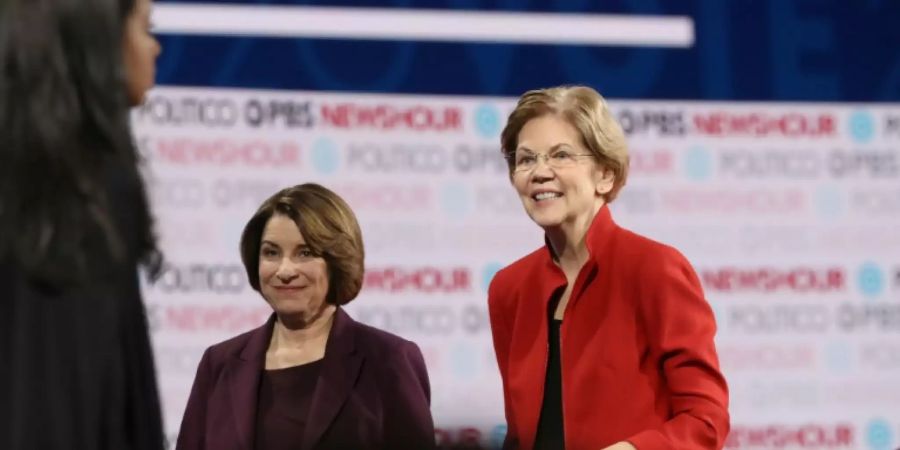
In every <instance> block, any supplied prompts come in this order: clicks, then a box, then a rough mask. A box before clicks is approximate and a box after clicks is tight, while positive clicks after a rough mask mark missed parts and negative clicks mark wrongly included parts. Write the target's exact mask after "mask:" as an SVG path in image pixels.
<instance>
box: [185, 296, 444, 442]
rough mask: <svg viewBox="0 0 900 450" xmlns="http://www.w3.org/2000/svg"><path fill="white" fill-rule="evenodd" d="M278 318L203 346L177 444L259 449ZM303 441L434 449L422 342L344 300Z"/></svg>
mask: <svg viewBox="0 0 900 450" xmlns="http://www.w3.org/2000/svg"><path fill="white" fill-rule="evenodd" d="M274 323H275V316H274V315H273V316H272V317H271V318H270V319H269V321H268V322H266V323H265V324H264V325H263V326H261V327H259V328H257V329H255V330H252V331H249V332H247V333H244V334H242V335H240V336H237V337H234V338H232V339H229V340H227V341H225V342H222V343H219V344H216V345H213V346H212V347H209V348H208V349H207V350H206V352H205V353H204V354H203V358H202V360H201V361H200V367H199V368H198V369H197V376H196V378H195V379H194V386H193V388H192V389H191V395H190V398H189V400H188V404H187V409H186V410H185V413H184V418H183V419H182V422H181V432H180V434H179V436H178V441H177V444H176V447H175V448H176V449H177V450H201V449H204V450H230V449H234V450H253V442H254V437H255V428H256V414H257V395H258V388H259V381H260V377H261V375H262V372H263V370H265V360H266V350H267V349H268V346H269V341H270V339H271V337H272V328H273V326H274ZM322 363H323V364H322V369H321V373H320V375H319V380H318V383H317V384H316V388H315V392H314V394H313V400H312V405H311V408H310V416H309V420H308V422H307V424H306V428H305V430H304V434H303V442H302V448H303V449H304V450H309V449H317V450H318V449H354V450H356V449H391V450H394V449H398V450H403V449H433V448H434V447H435V442H434V423H433V421H432V418H431V411H430V406H429V403H430V395H431V394H430V387H429V382H428V373H427V371H426V369H425V361H424V359H423V358H422V353H421V352H420V351H419V348H418V347H417V346H416V344H414V343H412V342H410V341H407V340H404V339H402V338H400V337H397V336H395V335H393V334H390V333H387V332H385V331H381V330H378V329H376V328H372V327H370V326H367V325H364V324H361V323H358V322H356V321H354V320H353V319H352V318H350V316H349V315H347V313H345V312H344V311H343V310H342V309H340V308H338V310H337V311H336V312H335V317H334V324H333V326H332V328H331V331H330V333H329V335H328V343H327V344H326V348H325V357H324V359H323V361H322Z"/></svg>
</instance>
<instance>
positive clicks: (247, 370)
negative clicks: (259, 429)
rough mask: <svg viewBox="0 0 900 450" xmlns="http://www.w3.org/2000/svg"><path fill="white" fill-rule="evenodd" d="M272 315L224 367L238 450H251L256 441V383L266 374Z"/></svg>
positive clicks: (273, 321) (272, 322)
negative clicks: (238, 445)
mask: <svg viewBox="0 0 900 450" xmlns="http://www.w3.org/2000/svg"><path fill="white" fill-rule="evenodd" d="M274 324H275V315H274V314H272V316H271V317H269V320H268V321H266V323H265V325H263V326H261V327H259V328H257V329H256V330H253V331H252V332H251V335H250V338H249V339H248V340H247V344H246V345H245V346H244V349H243V350H241V353H240V354H239V355H237V356H236V357H234V358H232V359H231V360H230V361H229V362H228V365H227V367H226V374H225V376H226V380H227V384H228V394H229V399H230V401H231V411H230V412H231V415H232V417H233V418H234V422H235V430H236V431H237V435H238V444H240V447H239V448H242V449H245V450H253V441H254V439H255V438H256V409H257V399H258V395H259V380H260V377H261V376H262V371H263V370H265V362H266V349H268V347H269V341H270V340H271V339H272V327H273V325H274Z"/></svg>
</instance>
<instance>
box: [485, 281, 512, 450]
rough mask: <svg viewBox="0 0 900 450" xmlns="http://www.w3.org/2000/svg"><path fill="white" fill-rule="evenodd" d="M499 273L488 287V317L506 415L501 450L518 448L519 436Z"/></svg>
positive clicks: (509, 337)
mask: <svg viewBox="0 0 900 450" xmlns="http://www.w3.org/2000/svg"><path fill="white" fill-rule="evenodd" d="M499 275H500V274H499V273H498V274H497V275H496V276H494V279H493V280H492V281H491V284H490V286H489V287H488V315H489V316H490V322H491V335H492V337H493V339H494V353H495V354H496V356H497V367H498V368H499V369H500V379H501V381H502V382H503V405H504V408H503V409H504V413H505V415H506V437H505V438H504V439H503V450H513V449H517V448H519V434H518V432H517V430H516V425H515V424H516V421H515V417H513V411H512V405H511V403H510V396H509V382H508V380H509V369H508V363H509V346H510V340H511V336H512V335H511V330H510V326H509V321H510V319H511V318H510V317H508V313H507V312H506V310H505V309H504V308H503V305H502V300H501V298H502V293H501V291H502V290H503V289H502V288H501V287H500V282H499V281H498V278H499Z"/></svg>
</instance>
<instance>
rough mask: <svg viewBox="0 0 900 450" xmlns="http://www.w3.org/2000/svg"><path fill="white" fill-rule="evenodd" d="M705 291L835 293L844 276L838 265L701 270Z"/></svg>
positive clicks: (842, 287)
mask: <svg viewBox="0 0 900 450" xmlns="http://www.w3.org/2000/svg"><path fill="white" fill-rule="evenodd" d="M700 273H701V279H702V281H703V285H704V287H705V288H706V289H707V290H710V291H715V292H723V293H780V292H791V293H815V294H823V293H836V292H844V291H845V290H846V287H847V276H846V274H845V273H844V269H842V268H840V267H827V268H812V267H797V268H790V269H779V268H774V267H760V268H736V267H725V268H720V269H703V270H701V271H700Z"/></svg>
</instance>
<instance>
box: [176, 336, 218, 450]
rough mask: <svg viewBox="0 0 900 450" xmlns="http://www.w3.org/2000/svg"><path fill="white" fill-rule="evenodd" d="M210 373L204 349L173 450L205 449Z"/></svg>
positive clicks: (207, 351)
mask: <svg viewBox="0 0 900 450" xmlns="http://www.w3.org/2000/svg"><path fill="white" fill-rule="evenodd" d="M211 372H212V363H211V362H210V356H209V349H206V351H205V352H203V357H202V358H201V359H200V364H199V366H198V367H197V375H196V376H195V377H194V385H193V386H192V387H191V395H190V397H188V403H187V407H186V408H185V410H184V417H183V418H182V419H181V430H180V431H179V432H178V440H177V441H176V444H175V450H203V449H205V448H206V447H205V445H206V403H207V402H206V400H207V398H208V395H209V387H210V383H211V382H212V377H211Z"/></svg>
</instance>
